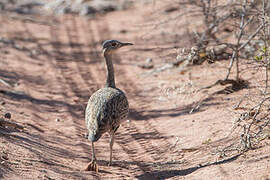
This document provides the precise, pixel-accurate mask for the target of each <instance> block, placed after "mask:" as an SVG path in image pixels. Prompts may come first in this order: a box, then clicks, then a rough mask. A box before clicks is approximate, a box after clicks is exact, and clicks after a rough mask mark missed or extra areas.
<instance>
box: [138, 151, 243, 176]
mask: <svg viewBox="0 0 270 180" xmlns="http://www.w3.org/2000/svg"><path fill="white" fill-rule="evenodd" d="M240 155H241V154H237V155H235V156H233V157H230V158H227V159H223V160H220V161H216V162H212V163H206V164H204V165H201V164H199V165H197V166H194V167H190V168H187V169H181V170H162V171H152V172H146V173H144V174H142V175H139V176H136V178H138V179H140V180H144V179H149V178H151V179H168V178H172V177H176V176H186V175H189V174H191V173H193V172H195V171H197V170H199V169H202V168H205V167H209V166H212V165H219V164H225V163H229V162H232V161H234V160H236V159H237V158H238V157H239V156H240Z"/></svg>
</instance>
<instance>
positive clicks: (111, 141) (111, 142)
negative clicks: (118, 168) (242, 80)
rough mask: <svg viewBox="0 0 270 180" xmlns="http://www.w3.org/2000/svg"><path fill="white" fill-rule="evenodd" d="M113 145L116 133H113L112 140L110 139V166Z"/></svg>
mask: <svg viewBox="0 0 270 180" xmlns="http://www.w3.org/2000/svg"><path fill="white" fill-rule="evenodd" d="M113 143H114V132H112V133H111V138H110V162H109V166H111V165H112V149H113Z"/></svg>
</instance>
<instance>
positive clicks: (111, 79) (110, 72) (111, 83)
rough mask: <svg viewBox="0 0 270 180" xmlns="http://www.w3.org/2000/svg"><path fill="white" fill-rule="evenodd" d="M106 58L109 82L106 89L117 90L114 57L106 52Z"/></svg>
mask: <svg viewBox="0 0 270 180" xmlns="http://www.w3.org/2000/svg"><path fill="white" fill-rule="evenodd" d="M103 54H104V58H105V61H106V65H107V81H106V87H113V88H115V81H114V70H113V63H112V59H111V58H112V55H111V54H110V53H108V52H106V51H105V52H104V53H103Z"/></svg>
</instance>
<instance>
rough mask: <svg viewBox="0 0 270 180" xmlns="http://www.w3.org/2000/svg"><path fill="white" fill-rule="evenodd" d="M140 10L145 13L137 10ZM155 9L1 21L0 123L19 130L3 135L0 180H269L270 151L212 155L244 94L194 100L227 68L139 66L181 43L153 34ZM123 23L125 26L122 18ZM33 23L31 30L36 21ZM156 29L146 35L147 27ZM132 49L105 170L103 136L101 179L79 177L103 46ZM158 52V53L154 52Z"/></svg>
mask: <svg viewBox="0 0 270 180" xmlns="http://www.w3.org/2000/svg"><path fill="white" fill-rule="evenodd" d="M142 7H144V8H142ZM157 10H159V9H158V6H157V5H153V4H151V3H150V4H138V5H137V6H135V7H134V8H132V9H129V10H125V11H118V12H113V13H109V14H107V15H103V16H97V17H96V18H86V17H82V16H72V15H62V16H58V17H37V16H35V18H30V19H32V20H29V18H21V16H20V17H19V16H18V17H17V16H16V17H14V16H13V18H11V16H10V15H4V14H2V15H1V16H0V21H1V25H0V26H1V28H0V34H1V37H5V38H9V39H13V40H14V42H15V45H14V44H13V45H12V44H11V45H10V44H9V45H5V46H2V47H1V49H0V59H1V61H0V77H1V78H2V79H3V80H5V81H6V82H8V83H10V84H12V85H13V87H7V86H5V85H4V84H0V90H1V93H0V102H1V106H0V112H1V115H4V114H5V113H7V112H9V113H11V120H12V121H14V122H16V123H18V124H21V125H24V126H25V129H24V130H23V131H16V130H12V129H11V128H5V129H4V128H1V129H0V144H1V146H0V147H1V149H0V155H1V159H0V160H1V161H0V178H1V179H196V180H198V179H250V180H253V179H260V180H266V179H269V178H270V175H269V174H270V157H269V153H270V148H269V144H268V145H267V144H265V145H264V146H262V147H261V148H259V149H255V150H252V151H249V152H247V153H245V154H244V155H241V156H235V157H232V158H231V157H230V156H229V157H228V158H227V159H226V158H224V159H219V158H218V157H219V156H218V154H217V149H218V148H219V147H224V146H225V145H226V144H230V142H234V141H235V140H237V136H233V135H232V136H228V137H226V135H227V134H228V133H229V132H230V129H231V127H232V125H233V122H234V119H235V114H234V113H233V111H232V106H233V105H235V104H236V103H237V102H238V101H239V99H240V98H241V97H242V95H243V94H245V93H246V91H247V90H241V91H238V92H235V93H232V94H228V95H225V94H222V93H216V92H222V90H223V89H224V87H222V86H217V87H214V88H211V89H210V90H207V91H202V92H200V93H193V91H194V90H195V89H197V88H200V87H204V86H207V85H209V84H211V83H213V82H215V81H216V80H217V79H222V78H223V76H224V73H225V72H226V69H225V67H226V65H227V64H228V62H226V61H224V62H219V63H215V64H211V65H208V64H203V65H201V66H194V67H190V69H189V70H188V72H186V73H179V70H178V69H177V68H172V69H168V70H165V71H162V72H158V73H155V72H153V69H150V70H145V69H142V68H140V67H138V66H137V64H139V63H144V62H145V60H146V59H147V58H153V62H154V65H155V68H156V67H158V66H161V65H164V63H166V62H168V61H170V60H173V59H174V58H175V57H176V49H174V48H173V47H177V46H178V47H179V46H185V45H186V44H187V43H188V37H186V38H184V37H183V41H182V42H181V43H176V42H175V35H171V34H169V35H168V34H166V32H167V31H170V30H171V31H174V30H175V29H173V28H176V27H175V26H167V27H166V28H167V29H164V28H162V27H158V28H155V29H153V30H151V28H150V27H149V26H147V25H149V23H150V22H153V21H152V20H153V19H152V18H154V17H156V16H157V15H156V14H155V13H154V12H156V11H157ZM127 14H128V16H127ZM33 19H34V21H33ZM151 27H153V26H151ZM106 39H118V40H121V41H127V42H132V43H134V44H135V45H134V46H133V47H129V48H125V49H122V50H120V51H119V53H118V54H117V56H116V57H115V60H114V64H115V72H116V83H117V86H118V87H119V88H120V89H122V90H123V91H125V92H126V94H127V96H128V99H129V103H130V108H131V112H130V115H129V118H128V120H127V121H125V122H124V123H123V124H122V125H121V127H120V128H119V130H118V132H117V135H116V140H115V145H114V151H113V161H114V162H113V166H110V167H108V166H107V163H108V161H109V143H108V141H109V136H108V135H104V136H103V137H102V138H101V139H100V140H99V141H98V142H97V143H96V147H95V148H96V152H97V154H96V156H97V159H98V163H99V166H100V172H99V173H95V172H86V171H82V169H83V168H84V167H85V166H86V165H87V163H88V162H89V161H90V158H91V146H90V142H89V141H88V140H87V139H85V138H84V136H85V133H86V132H87V131H86V128H85V121H84V109H85V107H86V103H87V100H88V98H89V97H90V95H91V94H92V93H93V92H95V91H96V90H97V89H98V88H101V87H103V86H104V82H105V78H106V77H105V74H106V69H105V64H104V61H103V58H102V56H101V43H102V42H103V41H104V40H106ZM160 47H162V48H160Z"/></svg>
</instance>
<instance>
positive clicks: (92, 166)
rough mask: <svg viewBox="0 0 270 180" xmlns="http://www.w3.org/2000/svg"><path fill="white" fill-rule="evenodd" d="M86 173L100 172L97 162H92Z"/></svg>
mask: <svg viewBox="0 0 270 180" xmlns="http://www.w3.org/2000/svg"><path fill="white" fill-rule="evenodd" d="M85 171H96V172H98V165H97V162H96V161H91V162H90V163H89V164H88V165H87V167H86V168H85Z"/></svg>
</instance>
